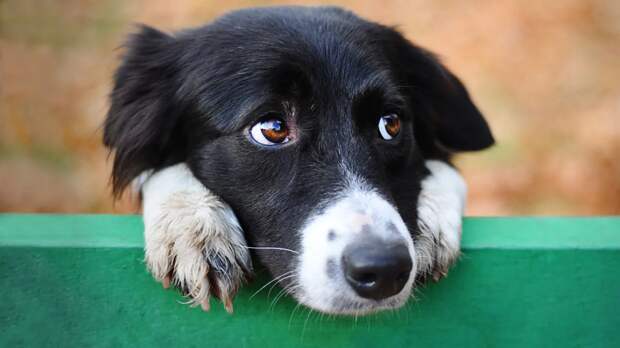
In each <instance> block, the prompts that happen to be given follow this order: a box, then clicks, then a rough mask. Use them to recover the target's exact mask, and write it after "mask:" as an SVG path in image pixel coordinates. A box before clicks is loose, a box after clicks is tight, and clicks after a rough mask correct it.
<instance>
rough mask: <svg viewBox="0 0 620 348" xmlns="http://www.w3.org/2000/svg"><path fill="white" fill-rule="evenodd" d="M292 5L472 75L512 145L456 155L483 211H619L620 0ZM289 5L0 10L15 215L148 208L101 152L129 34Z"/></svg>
mask: <svg viewBox="0 0 620 348" xmlns="http://www.w3.org/2000/svg"><path fill="white" fill-rule="evenodd" d="M282 3H287V4H305V3H309V4H317V3H319V4H320V3H322V4H336V5H340V6H343V7H346V8H349V9H351V10H353V11H354V12H356V13H357V14H359V15H361V16H363V17H366V18H369V19H372V20H375V21H378V22H381V23H384V24H389V25H396V26H398V27H399V28H400V30H401V31H402V32H403V33H405V34H406V36H407V37H408V38H410V39H411V40H412V41H414V42H416V43H418V44H420V45H422V46H425V47H427V48H429V49H431V50H432V51H434V52H436V53H438V54H439V55H440V56H441V57H442V58H443V60H444V62H445V63H446V64H447V65H448V66H449V67H450V68H451V69H452V70H453V71H455V72H456V74H457V75H459V76H460V77H461V78H462V80H463V81H464V82H465V83H466V85H467V86H468V87H469V90H470V92H471V94H472V96H473V98H474V99H475V101H476V102H477V104H478V105H479V107H480V108H481V110H482V111H483V113H484V114H485V115H486V117H487V118H488V120H489V122H490V124H491V127H492V129H493V130H494V133H495V135H496V138H497V139H498V144H497V145H496V146H495V147H494V148H493V149H492V150H489V151H485V152H482V153H476V154H466V155H462V156H460V157H458V159H457V164H458V165H459V167H460V168H461V169H462V170H463V173H464V175H465V176H466V178H467V181H468V182H469V185H470V196H469V206H468V213H469V214H473V215H506V214H510V215H514V214H561V215H568V214H620V2H619V1H616V0H601V1H575V0H566V1H561V2H556V1H545V2H524V1H517V0H514V1H454V0H452V1H441V2H438V1H431V0H414V1H404V0H403V1H338V2H322V1H319V2H316V1H313V2H312V3H310V2H305V1H287V2H278V4H282ZM274 4H276V3H275V2H268V1H227V2H221V1H200V0H176V1H164V0H155V1H140V0H131V1H121V0H105V1H94V0H93V1H78V0H71V1H69V0H65V1H53V0H46V1H43V0H8V1H6V0H5V1H2V2H0V7H1V8H0V183H1V184H0V211H20V212H131V211H135V207H134V206H133V205H132V204H131V202H129V201H128V200H124V201H122V202H119V203H116V204H115V203H114V202H113V201H112V198H111V195H110V192H109V186H108V174H109V170H110V163H109V161H108V160H107V153H106V150H105V149H104V148H103V147H102V145H101V129H100V125H101V123H102V121H103V118H104V116H105V112H106V108H107V93H108V91H109V88H110V83H111V76H112V74H113V71H114V68H115V67H116V65H117V64H118V59H117V58H118V54H119V50H118V49H117V48H118V47H119V46H120V44H121V43H122V42H123V37H124V36H125V35H126V34H127V33H129V32H131V31H132V30H134V27H133V25H132V24H133V23H136V22H142V23H147V24H150V25H153V26H156V27H159V28H162V29H164V30H175V29H180V28H184V27H188V26H195V25H199V24H202V23H204V22H207V21H209V20H211V19H213V18H214V17H216V16H218V15H221V14H223V13H225V12H227V11H229V10H231V9H235V8H240V7H249V6H257V5H261V6H262V5H274Z"/></svg>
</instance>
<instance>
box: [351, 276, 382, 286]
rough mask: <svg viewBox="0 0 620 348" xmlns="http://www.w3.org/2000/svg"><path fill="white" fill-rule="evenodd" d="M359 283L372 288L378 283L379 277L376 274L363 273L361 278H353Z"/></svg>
mask: <svg viewBox="0 0 620 348" xmlns="http://www.w3.org/2000/svg"><path fill="white" fill-rule="evenodd" d="M353 278H354V280H356V281H357V282H359V283H362V284H363V285H365V286H372V285H374V283H375V282H376V281H377V275H376V274H374V273H362V274H360V275H359V276H355V277H353Z"/></svg>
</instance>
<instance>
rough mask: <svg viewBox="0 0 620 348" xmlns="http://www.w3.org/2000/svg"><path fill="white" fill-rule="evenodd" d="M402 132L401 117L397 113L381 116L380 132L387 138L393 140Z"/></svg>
mask: <svg viewBox="0 0 620 348" xmlns="http://www.w3.org/2000/svg"><path fill="white" fill-rule="evenodd" d="M398 133H400V119H399V118H398V115H396V114H389V115H385V116H381V118H380V119H379V134H380V135H381V137H382V138H383V139H385V140H392V139H394V137H396V136H397V135H398Z"/></svg>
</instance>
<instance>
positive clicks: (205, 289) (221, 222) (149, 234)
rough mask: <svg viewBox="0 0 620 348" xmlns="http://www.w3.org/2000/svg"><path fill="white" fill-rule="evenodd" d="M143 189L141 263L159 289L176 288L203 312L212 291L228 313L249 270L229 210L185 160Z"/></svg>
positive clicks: (245, 251)
mask: <svg viewBox="0 0 620 348" xmlns="http://www.w3.org/2000/svg"><path fill="white" fill-rule="evenodd" d="M142 193H143V214H144V228H145V232H144V240H145V261H146V264H147V266H148V268H149V270H150V271H151V273H152V274H153V276H154V277H155V278H156V279H157V280H159V281H161V282H162V284H163V285H164V287H168V286H169V285H170V283H172V284H173V285H175V286H177V287H179V288H180V289H181V290H182V291H183V292H184V293H185V294H187V295H188V296H189V297H190V299H191V300H190V301H191V303H192V304H193V305H198V304H200V305H201V306H202V308H203V309H204V310H208V309H209V297H210V296H211V295H214V296H216V297H218V298H219V299H220V300H221V301H222V302H223V303H224V305H225V307H226V309H227V310H228V311H229V312H232V299H233V297H234V295H235V294H236V292H237V290H238V288H239V286H240V285H241V283H242V282H243V281H244V280H246V278H247V277H248V276H249V275H250V274H251V272H252V264H251V259H250V254H249V250H248V248H247V247H246V241H245V239H244V237H243V231H242V230H241V227H240V226H239V222H238V221H237V218H236V217H235V215H234V213H233V211H232V209H231V208H230V207H229V206H228V205H227V204H226V203H225V202H223V201H222V200H221V199H219V198H218V197H217V196H215V195H214V194H212V193H211V192H210V191H209V190H207V189H206V188H205V187H204V186H203V185H202V184H201V183H200V182H198V181H197V180H196V179H195V178H194V176H193V174H192V173H191V172H190V171H189V169H187V167H186V166H185V165H184V164H180V165H176V166H173V167H169V168H166V169H163V170H161V171H159V172H156V173H155V174H153V175H152V176H150V177H149V178H148V179H147V180H146V181H145V183H144V185H143V187H142Z"/></svg>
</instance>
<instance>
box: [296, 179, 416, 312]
mask: <svg viewBox="0 0 620 348" xmlns="http://www.w3.org/2000/svg"><path fill="white" fill-rule="evenodd" d="M300 233H301V236H300V238H301V250H300V256H299V258H300V259H299V266H298V270H297V272H298V276H297V280H298V282H299V284H298V285H299V287H298V288H297V290H296V291H295V293H294V296H295V297H296V298H297V300H298V301H300V302H301V303H304V304H305V305H307V306H309V307H311V308H314V309H317V310H320V311H323V312H329V313H338V314H362V313H368V312H374V311H377V310H381V309H387V308H396V307H399V306H401V305H402V304H404V303H405V301H406V300H407V299H408V297H409V295H410V293H411V288H412V284H413V282H414V279H415V275H416V268H417V267H416V266H417V265H416V255H415V250H414V246H413V240H412V237H411V235H410V232H409V230H408V229H407V226H406V225H405V223H404V221H403V219H402V218H401V216H400V215H399V214H398V212H397V210H396V209H395V208H394V207H393V206H392V205H391V204H390V203H389V202H387V201H386V200H385V199H384V198H383V197H381V196H380V195H379V194H378V193H376V192H375V191H373V190H365V189H360V188H355V189H352V190H350V191H347V192H345V193H344V194H343V195H341V198H339V199H336V200H335V201H334V202H333V203H332V204H330V205H328V206H327V207H326V208H324V209H322V210H321V212H320V213H319V214H317V215H315V216H311V217H310V218H309V219H308V222H307V224H306V226H305V227H304V228H303V229H302V230H301V232H300ZM364 243H366V244H364ZM358 245H361V248H357V249H359V250H361V251H359V252H358V254H360V253H361V255H360V257H361V261H359V262H357V264H358V265H359V264H360V262H361V263H362V265H361V267H365V266H367V265H364V264H363V263H364V262H365V261H364V257H365V256H366V255H364V254H366V251H365V249H364V245H368V249H374V250H376V251H377V250H378V251H379V253H384V254H386V255H390V252H391V251H390V250H391V249H390V250H388V249H385V250H384V251H383V246H386V248H391V247H397V250H399V251H400V254H401V256H402V257H404V258H406V260H403V261H406V262H407V263H408V267H406V268H405V272H407V273H408V274H404V275H403V274H401V275H400V279H401V280H402V283H401V284H399V286H398V287H397V288H396V289H392V290H393V291H392V292H390V293H389V294H390V295H389V296H388V297H380V298H377V297H373V296H369V295H367V294H366V293H365V292H364V291H362V290H363V286H362V289H361V290H360V287H359V286H357V284H356V283H352V281H351V279H350V277H349V275H350V272H345V270H344V267H343V264H345V263H346V264H347V265H348V262H347V261H345V260H346V257H345V258H343V256H344V253H345V251H346V252H347V253H349V252H350V250H351V247H352V246H358ZM395 250H396V249H395ZM369 253H370V251H369ZM403 253H404V255H403ZM402 257H401V260H402ZM387 258H388V259H389V258H390V256H388V257H387ZM358 259H359V258H358ZM373 260H376V258H374V259H373ZM379 260H380V262H383V261H381V260H382V259H381V257H379ZM386 262H388V263H389V262H390V260H387V261H386ZM371 263H372V262H371ZM369 266H370V267H372V265H369ZM388 268H389V265H388ZM347 269H349V268H348V266H347ZM360 276H361V277H364V275H363V274H362V275H360ZM407 276H408V277H407ZM370 277H372V274H371V275H370ZM366 278H368V277H366ZM362 281H364V282H366V283H368V284H370V285H373V284H374V282H373V281H374V280H373V279H366V280H364V279H362ZM403 284H404V285H403ZM386 291H389V290H386ZM384 293H385V292H384ZM392 293H394V294H393V295H392Z"/></svg>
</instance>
